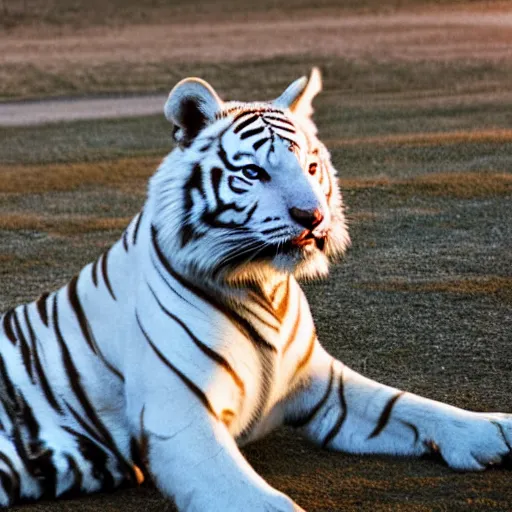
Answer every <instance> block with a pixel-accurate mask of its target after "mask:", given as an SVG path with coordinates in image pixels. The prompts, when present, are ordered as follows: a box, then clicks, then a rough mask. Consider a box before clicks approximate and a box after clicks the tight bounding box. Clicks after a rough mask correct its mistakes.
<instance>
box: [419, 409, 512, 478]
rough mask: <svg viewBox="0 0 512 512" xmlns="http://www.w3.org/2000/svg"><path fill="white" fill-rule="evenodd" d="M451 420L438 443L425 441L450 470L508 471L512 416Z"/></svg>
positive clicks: (511, 457)
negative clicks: (493, 469) (493, 468)
mask: <svg viewBox="0 0 512 512" xmlns="http://www.w3.org/2000/svg"><path fill="white" fill-rule="evenodd" d="M466 414H467V416H465V417H463V418H457V419H452V420H451V421H450V422H448V424H447V425H445V426H444V427H443V428H442V429H440V430H441V432H440V434H441V435H440V436H439V438H438V441H426V442H425V444H426V445H427V447H428V448H429V449H430V451H433V452H438V453H439V454H440V455H441V456H442V457H443V459H444V460H445V462H446V463H447V464H448V466H450V467H451V468H453V469H455V470H458V471H482V470H484V469H486V468H488V467H490V466H500V465H501V466H505V467H512V415H511V414H501V413H470V412H468V413H466Z"/></svg>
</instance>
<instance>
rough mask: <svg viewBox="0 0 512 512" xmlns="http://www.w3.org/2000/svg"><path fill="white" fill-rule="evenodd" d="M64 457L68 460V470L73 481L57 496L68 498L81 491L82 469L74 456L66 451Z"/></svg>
mask: <svg viewBox="0 0 512 512" xmlns="http://www.w3.org/2000/svg"><path fill="white" fill-rule="evenodd" d="M65 458H66V460H67V461H68V466H69V469H68V471H71V473H73V483H72V484H71V485H70V487H69V488H68V489H67V490H66V491H65V492H63V493H62V494H61V495H60V496H59V498H65V499H68V498H74V497H76V496H78V495H79V494H80V493H81V492H82V480H83V475H82V471H81V470H80V466H79V465H78V463H77V462H76V460H75V458H74V457H73V456H72V455H69V453H66V455H65Z"/></svg>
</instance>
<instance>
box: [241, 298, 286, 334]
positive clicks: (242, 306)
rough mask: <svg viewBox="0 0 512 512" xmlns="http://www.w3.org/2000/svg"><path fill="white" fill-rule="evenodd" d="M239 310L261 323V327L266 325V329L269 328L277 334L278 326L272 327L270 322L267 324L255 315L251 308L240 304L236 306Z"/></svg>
mask: <svg viewBox="0 0 512 512" xmlns="http://www.w3.org/2000/svg"><path fill="white" fill-rule="evenodd" d="M238 307H239V308H241V309H243V310H244V311H246V312H247V313H249V315H251V316H252V317H254V318H255V319H256V320H257V321H258V322H260V323H262V324H263V325H266V326H267V327H269V328H270V329H273V330H274V331H276V332H279V329H280V327H281V326H280V325H274V324H271V323H270V322H268V321H267V320H265V319H264V318H261V317H260V316H259V315H258V314H257V313H255V312H254V311H253V310H252V309H251V308H248V307H247V306H246V305H244V304H240V305H239V306H238Z"/></svg>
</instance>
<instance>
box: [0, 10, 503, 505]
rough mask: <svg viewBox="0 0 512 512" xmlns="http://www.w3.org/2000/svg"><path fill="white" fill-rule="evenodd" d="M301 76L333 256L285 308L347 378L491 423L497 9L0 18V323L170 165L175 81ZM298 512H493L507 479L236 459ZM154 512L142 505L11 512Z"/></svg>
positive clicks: (498, 287)
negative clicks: (333, 188) (303, 315)
mask: <svg viewBox="0 0 512 512" xmlns="http://www.w3.org/2000/svg"><path fill="white" fill-rule="evenodd" d="M313 65H315V66H319V67H320V69H321V70H322V73H323V76H324V92H323V93H322V94H321V95H320V96H319V97H318V98H317V100H316V101H315V107H316V113H315V120H316V122H317V124H318V127H319V133H320V136H321V138H322V139H323V140H324V142H325V143H326V144H327V146H328V147H329V149H330V150H331V152H332V157H333V162H334V164H335V166H336V167H337V169H338V170H339V176H340V187H341V190H342V192H343V195H344V198H345V203H346V205H347V215H348V218H349V221H350V230H351V234H352V239H353V246H352V248H351V250H350V251H349V252H348V254H347V256H346V258H345V259H344V261H343V262H342V264H341V265H338V266H336V267H335V268H334V269H333V272H332V275H331V277H330V279H329V280H328V281H326V282H322V283H315V284H309V285H307V287H306V290H307V294H308V296H309V298H310V301H311V305H312V309H313V312H314V315H315V318H316V320H317V326H318V331H319V333H320V339H321V340H323V343H324V345H325V346H326V347H327V348H328V349H329V350H330V351H331V352H332V353H333V354H335V355H336V356H338V357H339V358H340V359H342V360H343V361H344V362H345V363H347V364H348V365H350V366H351V367H353V368H354V369H355V370H357V371H360V372H363V373H365V374H366V375H368V376H370V377H372V378H375V379H377V380H381V381H384V382H386V383H388V384H391V385H394V386H397V387H400V388H405V389H407V390H410V391H414V392H417V393H421V394H423V395H427V396H429V397H431V398H434V399H438V400H442V401H448V402H450V403H452V404H454V405H457V406H461V407H467V408H471V409H474V410H502V411H509V412H512V398H511V393H510V391H511V384H510V382H511V374H512V350H511V348H510V336H511V334H510V333H511V332H512V270H511V269H512V208H511V205H512V202H511V196H512V2H510V1H470V0H437V1H435V0H401V1H399V0H357V1H356V0H338V1H335V0H318V1H316V2H314V3H313V2H308V1H306V0H287V1H280V2H278V1H272V0H261V1H259V2H254V1H249V0H240V1H237V2H234V1H233V2H230V1H227V0H220V1H207V0H203V1H197V0H196V1H194V2H188V1H185V0H176V1H173V2H171V1H168V2H165V1H163V0H137V1H135V0H110V1H105V0H0V310H4V309H6V308H7V307H9V306H12V305H15V304H17V303H19V302H23V301H28V300H31V299H33V298H35V297H37V296H38V295H39V294H40V293H41V292H42V291H44V290H46V289H53V288H55V287H57V286H60V285H62V284H64V283H65V282H66V280H67V279H69V278H70V277H71V276H72V275H73V274H75V273H76V272H77V270H78V269H79V268H80V267H81V266H82V265H84V264H86V263H87V262H89V261H91V260H93V259H94V258H96V257H97V256H98V255H99V254H100V253H101V252H103V251H104V250H105V249H106V248H107V247H108V246H109V245H110V244H112V242H113V241H115V240H116V239H117V238H118V237H119V235H120V234H121V232H122V230H123V229H124V227H125V226H126V224H127V223H128V222H129V220H130V219H131V217H132V216H133V215H134V214H135V213H136V212H137V211H138V210H139V208H140V207H141V205H142V204H143V202H144V199H145V193H146V182H147V179H148V177H149V176H150V175H151V174H152V173H153V172H154V170H155V169H156V167H157V166H158V163H159V161H160V160H161V159H162V157H163V156H164V155H165V154H166V153H167V152H168V151H169V150H171V149H172V140H171V126H170V125H169V124H168V123H167V121H166V120H165V119H164V118H163V115H162V107H163V102H164V101H165V97H166V95H167V93H168V92H169V90H170V89H171V88H172V87H173V86H174V84H175V83H176V82H177V81H179V80H180V79H182V78H183V77H186V76H190V75H194V76H200V77H202V78H204V79H206V80H208V81H209V82H210V83H211V84H212V85H213V86H214V87H215V88H216V89H217V91H218V92H219V94H220V95H221V97H223V98H224V99H240V100H256V99H269V98H273V97H276V96H278V95H279V94H280V93H281V92H282V90H283V89H284V88H285V87H286V85H287V84H288V83H290V82H291V81H292V80H294V79H295V78H297V77H299V76H301V75H304V74H308V73H309V71H310V69H311V67H312V66H313ZM245 452H246V454H247V456H248V457H249V460H250V461H251V463H252V464H253V465H254V466H255V467H256V469H257V470H258V471H259V472H260V473H261V474H262V475H263V476H264V477H265V478H266V479H267V480H268V481H269V482H270V483H272V484H273V485H275V486H276V487H278V488H279V489H280V490H282V491H284V492H287V493H289V494H290V495H291V496H292V497H293V498H294V499H295V500H296V501H297V502H298V503H299V504H300V505H302V506H303V507H304V508H305V509H306V510H308V511H337V510H346V511H348V510H350V511H365V510H368V511H372V512H375V511H388V510H393V511H396V510H398V511H407V512H409V511H431V510H435V511H441V510H446V511H454V510H471V511H473V510H501V511H508V510H512V486H511V485H510V474H507V473H506V472H504V471H492V472H488V473H485V474H478V475H474V474H471V475H462V474H455V473H453V472H451V471H449V470H447V469H446V468H444V467H443V466H442V465H440V464H438V463H436V462H433V461H420V462H418V461H409V460H391V459H386V458H376V457H373V458H372V457H366V458H360V457H355V456H346V455H341V454H331V453H326V452H322V451H320V450H316V449H314V448H312V447H310V446H309V445H307V444H306V443H304V442H303V441H302V440H300V439H296V438H295V437H292V436H291V435H290V433H289V432H287V431H283V432H280V433H276V434H274V435H272V436H271V437H270V438H269V439H268V440H265V441H263V442H260V443H257V444H256V445H254V446H251V447H249V448H247V449H246V451H245ZM140 509H144V510H147V511H155V512H156V511H162V510H169V511H170V510H173V509H172V506H171V505H170V504H168V503H167V502H166V501H164V500H163V499H162V498H161V497H160V496H159V494H158V493H157V492H155V491H154V490H151V489H150V488H144V489H137V490H128V491H119V492H117V493H114V494H113V495H98V496H95V497H92V498H84V499H79V500H73V501H66V502H60V503H58V504H54V503H43V504H39V505H33V506H27V507H25V508H23V509H20V510H30V511H36V510H37V511H39V512H41V511H46V510H48V511H49V510H52V511H59V510H62V511H64V510H65V511H67V510H73V511H74V510H77V511H78V510H80V511H83V510H91V511H93V510H94V511H100V510H101V511H131V510H133V511H135V510H140Z"/></svg>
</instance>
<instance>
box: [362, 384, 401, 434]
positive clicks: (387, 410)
mask: <svg viewBox="0 0 512 512" xmlns="http://www.w3.org/2000/svg"><path fill="white" fill-rule="evenodd" d="M403 394H404V392H403V391H400V392H399V393H397V394H396V395H395V396H393V397H391V398H390V399H389V400H388V403H387V404H386V406H385V407H384V409H383V411H382V413H381V415H380V417H379V421H378V422H377V425H376V427H375V429H374V430H373V432H372V433H371V434H370V435H369V436H368V439H372V438H373V437H377V436H378V435H379V434H380V433H381V432H382V431H383V430H384V429H385V428H386V425H387V424H388V422H389V418H390V417H391V411H392V410H393V407H394V405H395V403H396V401H397V400H398V399H399V398H400V397H401V396H402V395H403Z"/></svg>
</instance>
